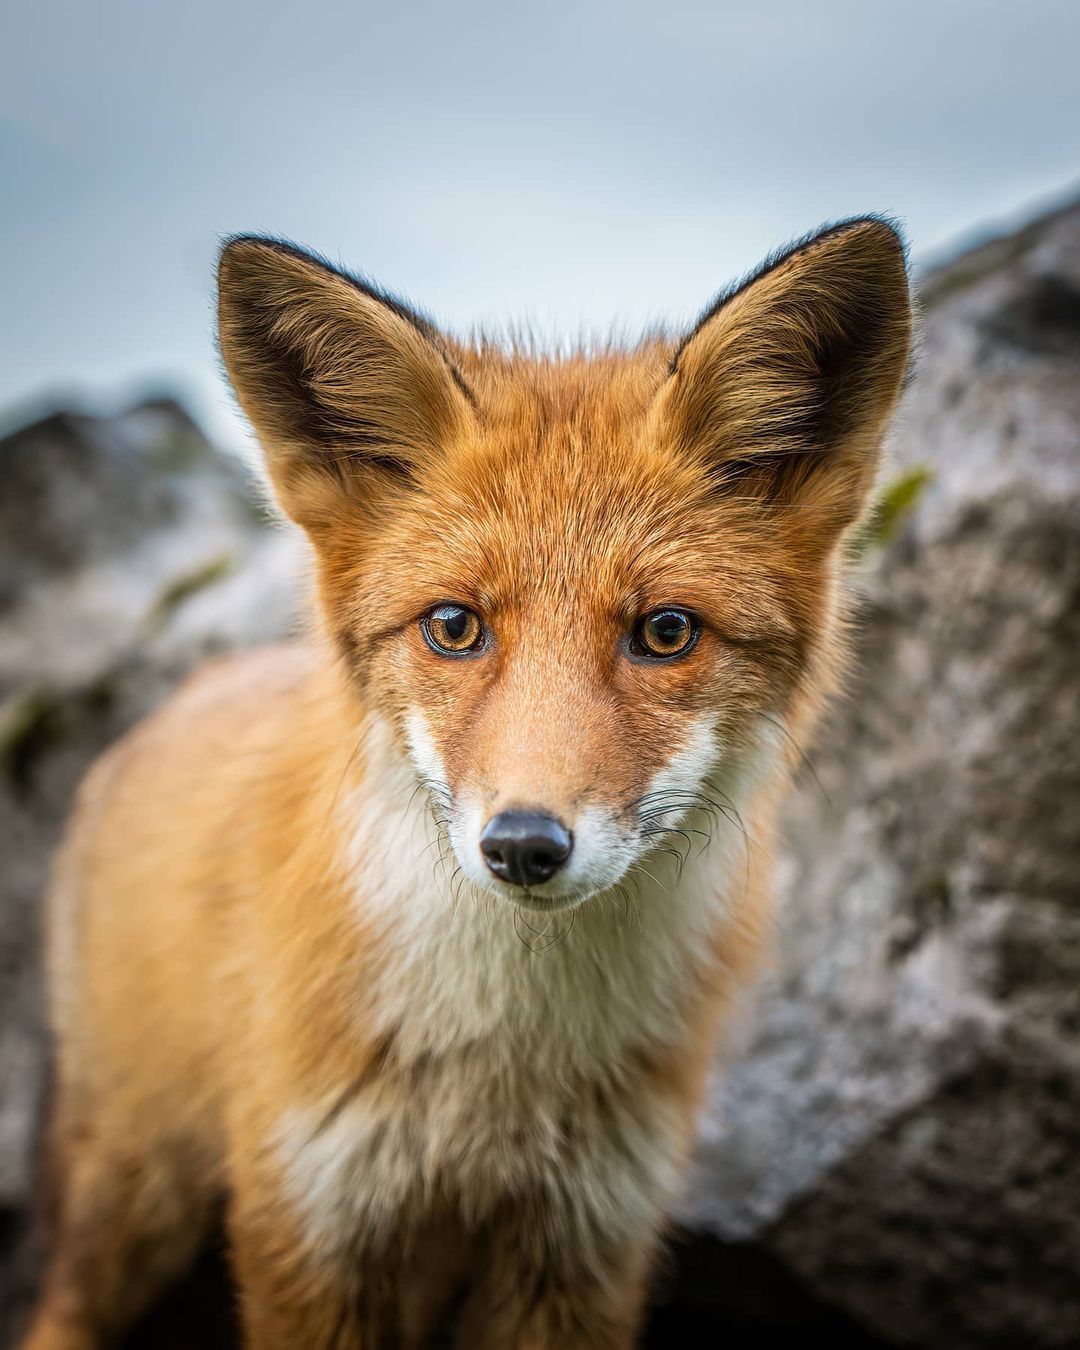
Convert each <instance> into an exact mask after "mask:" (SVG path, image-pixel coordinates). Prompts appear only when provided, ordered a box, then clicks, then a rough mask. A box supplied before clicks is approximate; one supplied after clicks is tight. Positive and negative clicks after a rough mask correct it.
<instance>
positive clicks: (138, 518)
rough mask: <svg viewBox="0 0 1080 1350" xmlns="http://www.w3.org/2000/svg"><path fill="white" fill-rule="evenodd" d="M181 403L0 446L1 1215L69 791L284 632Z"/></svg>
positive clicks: (23, 1104) (254, 514) (26, 1132)
mask: <svg viewBox="0 0 1080 1350" xmlns="http://www.w3.org/2000/svg"><path fill="white" fill-rule="evenodd" d="M247 479H248V476H247V474H246V473H245V471H244V470H243V468H242V466H241V465H240V463H239V461H235V460H230V459H228V458H226V457H224V456H222V455H221V454H220V453H219V452H218V451H216V450H214V449H213V447H212V446H210V444H209V443H208V442H207V441H206V439H205V438H204V437H203V435H202V434H201V433H200V432H199V430H198V429H197V428H196V427H195V425H194V424H193V423H192V421H191V420H190V418H189V417H188V415H187V414H186V413H185V412H184V411H183V410H182V409H181V408H180V407H179V406H178V405H177V404H175V403H172V402H169V401H165V400H162V401H157V402H153V403H146V404H142V405H140V406H139V407H136V408H133V409H131V410H129V411H127V412H125V413H123V414H122V415H120V416H117V417H91V416H87V415H84V414H76V413H67V412H64V413H57V414H54V415H53V416H50V417H46V418H45V419H43V420H42V421H39V422H36V423H35V424H33V425H32V426H28V427H25V428H23V429H22V430H20V431H17V432H15V433H14V434H13V435H11V436H9V437H7V438H6V439H4V440H3V441H0V577H2V578H3V580H2V582H0V857H3V859H4V866H3V868H2V869H0V1083H2V1084H3V1091H2V1093H0V1211H3V1210H12V1209H15V1208H17V1207H18V1206H19V1205H21V1203H22V1202H23V1200H24V1199H25V1194H26V1188H27V1158H28V1141H29V1139H30V1135H31V1131H32V1125H33V1116H34V1109H35V1101H36V1099H37V1095H38V1092H37V1084H38V1080H39V1077H40V1066H41V1059H42V1037H41V1031H40V1026H41V1021H40V970H39V958H38V923H39V902H40V898H41V894H42V891H43V888H44V884H45V876H46V871H47V864H48V860H49V857H50V855H51V853H52V850H53V848H54V846H55V843H56V840H57V838H58V836H59V829H60V825H61V823H62V821H63V818H64V816H65V814H66V812H67V809H68V806H69V804H70V800H71V795H72V793H73V791H74V788H75V785H76V784H77V782H78V780H79V778H80V777H81V776H82V774H83V772H84V771H85V769H86V767H87V766H88V764H89V763H90V761H91V760H92V759H93V758H94V757H95V756H96V755H97V754H98V752H99V751H100V750H101V749H102V747H103V746H104V745H106V744H107V743H108V742H109V741H111V740H113V739H114V738H115V737H116V736H117V735H119V734H120V733H121V732H122V731H124V730H125V729H126V728H127V727H128V726H130V725H131V724H132V723H133V722H134V721H135V720H136V719H137V718H138V717H140V716H141V715H142V714H143V712H145V711H146V710H147V709H148V708H150V707H151V706H153V705H154V704H155V703H157V702H159V701H160V699H161V698H162V697H163V696H164V695H165V694H166V693H167V692H168V690H169V689H170V688H171V687H172V685H173V684H174V683H175V682H176V680H177V679H178V678H179V677H180V676H181V675H182V674H183V673H184V672H185V671H186V670H187V669H188V668H190V667H191V666H193V665H194V664H196V663H197V662H199V661H201V660H202V659H204V658H205V657H206V656H208V655H210V654H211V653H213V652H216V651H219V650H221V649H223V648H225V647H229V646H232V645H235V644H238V643H250V642H257V641H262V640H266V639H269V638H272V637H276V636H278V635H280V634H281V633H282V632H284V631H285V630H286V629H287V627H288V625H289V622H290V617H291V612H290V596H291V594H292V585H291V582H290V579H289V577H290V558H289V555H290V544H289V536H288V535H287V534H286V533H285V532H284V531H283V530H282V531H278V530H271V529H268V528H267V526H266V524H265V523H264V515H263V513H262V512H261V510H260V509H259V508H258V507H257V502H258V494H257V492H255V491H253V490H252V485H251V484H250V483H249V482H248V481H247Z"/></svg>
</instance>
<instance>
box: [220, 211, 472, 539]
mask: <svg viewBox="0 0 1080 1350" xmlns="http://www.w3.org/2000/svg"><path fill="white" fill-rule="evenodd" d="M218 336H219V344H220V348H221V355H222V359H223V361H224V364H225V367H226V370H227V371H228V374H229V378H230V380H231V381H232V385H233V388H234V389H235V390H236V395H237V398H238V399H239V401H240V405H241V407H242V408H243V410H244V412H245V413H246V414H247V416H248V418H249V419H250V421H251V423H252V425H253V427H254V428H255V431H256V433H257V434H258V437H259V440H260V442H261V444H262V447H263V451H264V454H265V456H266V461H267V466H268V468H269V471H270V477H271V481H272V483H273V485H274V489H275V492H276V494H277V496H278V499H279V501H280V503H281V505H282V506H283V508H284V509H285V510H286V511H287V512H288V514H289V515H291V516H292V517H293V519H294V520H296V521H297V522H298V523H299V524H301V525H303V526H305V528H307V529H309V530H317V529H318V528H319V526H320V524H322V523H325V522H330V521H332V520H333V518H334V516H335V513H336V512H338V511H340V508H341V505H342V496H343V494H344V495H347V496H349V497H351V498H353V499H354V500H356V501H359V502H362V501H363V500H364V499H365V498H370V497H373V496H374V497H377V496H379V495H381V493H383V492H385V491H386V490H389V489H392V488H394V487H395V486H396V487H397V488H398V489H399V490H400V488H401V487H403V486H407V485H408V484H409V483H410V482H411V481H412V480H414V478H415V476H416V474H417V473H418V472H419V471H420V470H421V469H422V468H423V466H424V465H425V463H427V462H429V461H430V459H431V458H432V456H434V455H437V454H438V452H439V449H440V446H441V445H443V444H445V442H446V439H447V438H448V437H450V436H452V435H454V434H455V432H456V431H457V430H459V429H460V427H461V425H462V423H463V422H465V421H466V420H467V419H468V418H469V417H471V415H472V408H471V395H470V394H469V391H468V389H467V387H466V386H465V383H464V381H463V380H462V378H461V376H460V374H459V373H458V371H457V369H456V368H455V366H454V365H453V362H452V360H451V357H450V355H449V353H448V351H447V350H446V347H445V346H444V344H443V342H442V339H441V338H440V336H439V334H438V332H437V330H436V329H435V328H434V326H433V325H432V324H430V323H429V322H428V321H427V320H425V319H423V318H422V317H420V316H419V315H417V314H415V313H413V311H411V310H410V309H408V308H407V307H406V306H405V305H403V304H402V303H400V302H399V301H397V300H396V299H394V298H393V297H391V296H389V295H387V294H385V293H384V292H381V291H379V290H377V289H375V288H374V287H372V286H368V285H367V284H365V283H364V282H362V281H360V280H358V279H357V278H355V277H352V276H349V275H347V274H346V273H344V272H340V271H338V270H337V269H336V268H334V267H331V266H330V265H329V264H328V263H325V262H323V261H322V260H321V259H318V258H315V257H314V256H312V255H311V254H309V253H305V252H303V251H302V250H300V249H297V248H294V247H292V246H291V245H289V244H284V243H281V242H279V241H278V240H274V239H265V238H261V237H258V236H238V237H236V238H233V239H230V240H229V241H228V242H227V243H226V244H225V246H224V248H223V249H222V253H221V259H220V263H219V267H218Z"/></svg>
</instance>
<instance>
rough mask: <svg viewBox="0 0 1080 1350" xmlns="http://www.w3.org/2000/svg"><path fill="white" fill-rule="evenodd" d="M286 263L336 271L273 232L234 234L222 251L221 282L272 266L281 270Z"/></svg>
mask: <svg viewBox="0 0 1080 1350" xmlns="http://www.w3.org/2000/svg"><path fill="white" fill-rule="evenodd" d="M283 263H284V264H285V265H286V266H287V267H288V266H290V265H291V266H292V267H294V268H295V266H296V265H297V264H300V265H301V266H304V267H307V268H317V269H319V270H320V271H323V272H336V269H335V268H333V267H332V266H331V265H330V264H329V263H328V262H327V261H326V260H325V259H323V258H320V257H318V255H317V254H314V253H312V252H311V251H310V250H309V249H305V248H301V247H300V246H299V245H298V244H293V243H290V242H289V240H287V239H278V238H276V237H275V236H273V235H269V234H231V235H228V236H227V237H226V238H225V239H223V240H222V242H221V250H220V252H219V253H218V266H217V275H218V283H219V285H220V284H222V283H227V282H230V281H232V280H233V279H234V278H235V279H238V280H241V279H243V278H244V276H246V275H250V274H252V273H263V272H265V271H266V270H268V269H272V270H274V271H278V272H280V271H281V269H282V264H283Z"/></svg>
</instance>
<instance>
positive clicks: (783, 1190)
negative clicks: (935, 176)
mask: <svg viewBox="0 0 1080 1350" xmlns="http://www.w3.org/2000/svg"><path fill="white" fill-rule="evenodd" d="M922 293H923V296H924V305H925V315H924V321H923V331H922V341H921V347H920V352H919V356H918V361H917V366H916V375H915V378H914V381H913V383H912V384H911V386H910V388H909V390H908V393H907V397H906V401H905V405H904V409H903V413H902V416H901V418H900V421H899V424H898V428H897V432H896V435H895V437H894V444H893V447H892V451H893V459H894V469H893V472H894V473H899V474H900V477H901V481H905V478H906V481H909V482H915V483H923V482H924V483H925V484H926V486H925V488H924V490H923V492H922V495H921V497H919V498H918V500H917V501H915V502H914V504H912V505H910V507H909V509H908V511H907V513H906V515H905V516H904V517H903V519H902V520H900V521H893V522H892V537H891V538H887V539H885V540H880V539H879V540H878V546H877V547H874V546H871V548H870V549H869V550H868V552H867V554H866V557H865V559H864V563H863V568H862V574H861V578H860V580H861V585H860V590H861V593H862V606H861V613H860V620H859V623H858V627H857V638H856V642H855V648H856V651H855V658H856V659H855V664H854V671H855V674H854V677H853V679H852V681H851V687H850V689H849V691H848V694H847V697H846V698H845V699H843V700H842V701H841V702H840V703H838V705H837V706H836V708H835V709H834V711H833V714H832V716H831V717H830V718H829V719H828V721H827V723H826V726H825V727H824V729H823V731H822V732H821V734H820V735H819V737H818V740H817V744H816V746H815V747H814V748H813V749H812V750H811V751H809V754H808V758H809V761H810V767H811V768H812V772H810V771H808V772H806V773H805V774H804V776H803V779H802V782H801V783H800V785H799V788H798V791H797V792H796V794H795V796H794V797H793V799H792V800H791V802H790V803H789V808H788V810H787V812H786V829H785V836H784V837H785V845H784V855H783V857H782V859H781V863H780V869H779V886H780V897H781V903H780V912H779V919H778V925H777V944H776V951H775V959H774V962H773V968H772V970H771V972H770V973H769V975H768V977H767V979H766V981H765V983H764V985H763V987H761V988H760V989H759V990H758V991H757V993H756V996H755V998H754V1001H753V1005H752V1009H751V1010H750V1011H749V1012H748V1015H747V1017H746V1019H745V1022H744V1026H743V1029H742V1034H741V1037H740V1038H739V1040H738V1042H737V1044H736V1045H735V1046H734V1047H733V1048H732V1050H731V1051H730V1052H729V1053H728V1054H727V1055H726V1056H725V1057H724V1063H723V1065H722V1066H721V1068H722V1072H720V1073H718V1075H717V1078H716V1082H715V1084H714V1086H713V1089H712V1092H711V1095H710V1103H709V1108H708V1111H707V1114H706V1117H705V1120H704V1121H703V1126H702V1132H701V1139H700V1146H699V1149H698V1156H697V1162H696V1166H695V1171H694V1175H693V1177H692V1181H691V1185H690V1188H689V1190H688V1193H687V1198H686V1200H685V1203H684V1207H683V1211H682V1218H683V1221H684V1223H685V1225H686V1227H687V1229H688V1230H689V1231H690V1232H691V1233H696V1234H700V1235H703V1236H705V1237H707V1238H708V1239H709V1240H711V1241H712V1242H713V1243H714V1244H715V1243H716V1240H717V1239H719V1240H720V1243H719V1244H718V1250H726V1248H728V1247H731V1246H735V1247H746V1248H748V1249H753V1250H754V1251H756V1252H757V1254H758V1256H759V1258H762V1257H764V1256H767V1257H768V1258H769V1259H770V1260H771V1261H772V1262H774V1263H775V1264H776V1266H777V1267H778V1268H779V1269H780V1270H781V1271H783V1272H784V1274H785V1275H789V1276H792V1277H794V1278H796V1279H797V1280H798V1281H799V1282H800V1284H801V1286H802V1288H803V1289H804V1291H806V1293H807V1294H808V1296H810V1297H812V1298H813V1299H814V1300H815V1301H816V1302H818V1303H824V1304H828V1305H830V1306H832V1307H834V1308H835V1309H837V1310H839V1311H843V1312H844V1313H846V1314H847V1315H849V1316H850V1317H851V1318H852V1320H853V1322H854V1323H855V1324H857V1325H861V1326H862V1327H863V1328H865V1329H866V1330H867V1331H868V1332H871V1333H873V1334H875V1335H877V1336H878V1337H880V1338H881V1339H882V1340H884V1341H886V1342H888V1343H893V1344H897V1345H918V1346H921V1347H941V1348H942V1350H946V1347H947V1348H948V1350H964V1347H990V1346H1002V1347H1004V1346H1021V1345H1023V1346H1027V1347H1036V1346H1047V1347H1050V1346H1066V1345H1076V1344H1080V882H1078V877H1080V663H1078V658H1080V208H1077V207H1073V208H1071V209H1066V210H1064V211H1061V212H1058V213H1056V214H1055V215H1053V216H1051V217H1048V218H1045V219H1043V220H1040V221H1038V222H1035V223H1034V224H1033V225H1032V226H1030V227H1028V228H1027V229H1026V230H1024V231H1022V232H1020V233H1019V234H1018V235H1017V236H1011V237H1008V238H1006V239H1003V240H994V241H992V242H990V243H989V244H987V245H986V246H985V247H984V248H983V249H980V250H976V251H975V252H973V253H971V254H968V255H966V256H965V257H963V258H961V259H959V260H957V261H956V262H954V263H953V264H952V265H951V266H949V267H945V268H943V269H941V270H939V271H938V272H936V273H933V274H931V275H930V276H928V277H927V278H926V279H925V282H924V285H923V288H922ZM887 533H888V532H887ZM724 1259H727V1258H726V1257H725V1258H724Z"/></svg>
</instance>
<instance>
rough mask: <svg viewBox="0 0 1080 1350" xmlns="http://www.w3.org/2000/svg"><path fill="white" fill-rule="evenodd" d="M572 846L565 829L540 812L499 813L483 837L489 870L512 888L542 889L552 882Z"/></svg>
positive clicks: (483, 850) (481, 847)
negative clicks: (540, 886)
mask: <svg viewBox="0 0 1080 1350" xmlns="http://www.w3.org/2000/svg"><path fill="white" fill-rule="evenodd" d="M573 846H574V841H573V837H572V836H571V834H570V831H569V830H568V829H567V828H566V826H565V825H563V824H562V823H561V822H560V821H558V820H556V819H555V817H554V816H546V815H543V814H541V812H539V811H500V812H499V814H498V815H497V816H492V817H491V819H490V820H489V821H488V823H487V824H486V825H485V826H484V832H483V834H481V836H480V852H481V853H482V854H483V855H484V861H485V862H486V863H487V865H488V869H489V870H490V871H492V872H494V873H495V875H496V876H497V877H498V878H499V880H500V881H508V882H510V884H511V885H513V886H539V885H540V883H541V882H542V881H547V880H549V878H551V877H553V876H554V875H555V873H556V872H557V871H558V870H559V868H560V867H562V866H563V864H564V863H565V862H566V860H567V858H569V856H570V850H571V849H572V848H573Z"/></svg>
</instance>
